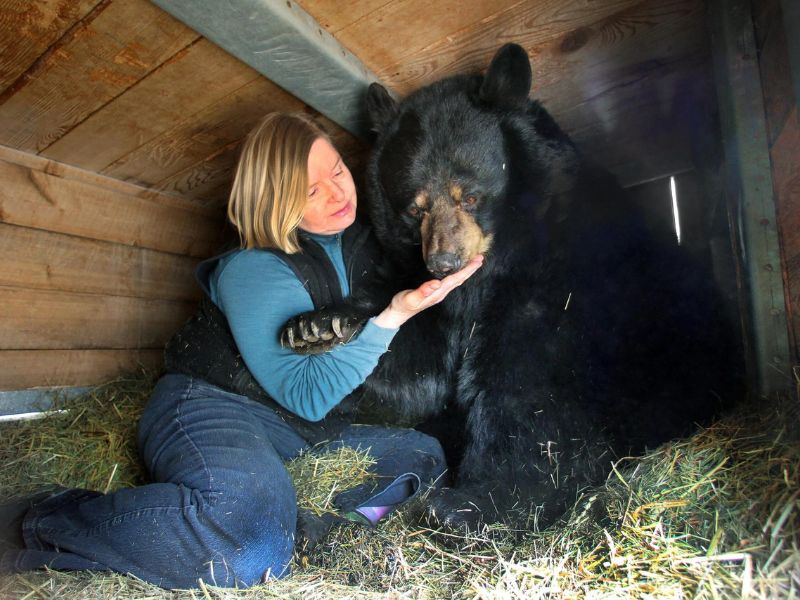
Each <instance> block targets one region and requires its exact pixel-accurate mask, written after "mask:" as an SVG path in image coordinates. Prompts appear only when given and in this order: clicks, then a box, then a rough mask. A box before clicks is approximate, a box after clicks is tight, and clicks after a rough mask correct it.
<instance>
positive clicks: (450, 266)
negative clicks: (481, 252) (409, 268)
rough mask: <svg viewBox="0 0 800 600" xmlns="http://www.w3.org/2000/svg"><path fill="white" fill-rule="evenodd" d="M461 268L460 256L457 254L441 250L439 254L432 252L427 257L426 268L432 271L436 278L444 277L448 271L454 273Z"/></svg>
mask: <svg viewBox="0 0 800 600" xmlns="http://www.w3.org/2000/svg"><path fill="white" fill-rule="evenodd" d="M460 268H461V258H460V257H459V256H458V254H452V253H450V252H443V253H441V254H432V255H431V256H429V257H428V270H429V271H430V272H431V273H433V275H434V276H435V277H436V278H437V279H441V278H442V277H446V276H447V275H449V274H450V273H454V272H456V271H458V270H459V269H460Z"/></svg>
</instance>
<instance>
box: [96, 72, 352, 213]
mask: <svg viewBox="0 0 800 600" xmlns="http://www.w3.org/2000/svg"><path fill="white" fill-rule="evenodd" d="M275 110H279V111H290V112H291V111H297V112H312V111H311V110H310V109H308V108H307V107H305V106H304V105H303V104H302V103H301V102H300V101H299V100H297V99H296V98H294V97H293V96H291V95H289V94H287V93H286V92H285V91H283V90H282V89H280V88H279V87H277V86H275V84H273V83H272V82H270V81H268V80H266V79H264V78H259V79H257V80H255V81H252V82H251V83H249V84H247V85H245V86H244V87H242V88H240V89H238V90H237V91H236V92H234V93H233V94H231V95H230V96H228V97H226V98H224V99H222V100H220V101H218V102H216V103H215V104H213V105H212V106H210V107H208V108H207V109H205V110H202V111H200V112H199V113H197V114H195V115H191V116H189V117H188V118H187V119H185V120H183V121H181V122H178V123H177V124H176V125H175V126H174V127H172V128H171V129H169V130H168V131H165V132H164V133H163V134H162V135H160V136H158V137H157V138H155V139H153V140H151V141H150V142H148V143H146V144H144V145H142V146H140V147H139V148H137V149H136V150H135V151H134V152H131V153H130V154H128V155H127V156H125V157H123V158H122V159H120V160H118V161H117V162H115V163H114V164H112V165H110V166H109V167H107V168H106V169H104V170H103V174H105V175H107V176H109V177H114V178H118V179H123V180H127V181H135V182H137V183H139V184H141V185H147V186H153V187H156V188H158V189H161V190H166V191H169V192H173V193H178V194H180V195H184V196H187V197H191V198H194V199H197V200H198V201H203V202H205V203H210V204H211V205H212V206H221V205H223V204H224V203H225V202H226V201H227V190H226V191H225V193H224V194H221V195H219V196H216V197H213V198H206V197H205V196H204V195H203V194H204V190H209V189H218V188H219V186H220V184H221V183H227V182H228V181H229V180H230V177H231V173H230V170H229V169H230V167H231V166H232V164H233V163H235V160H236V156H237V152H238V146H239V143H240V141H241V140H242V138H243V137H244V136H245V135H247V133H249V131H250V130H251V129H252V128H253V127H254V126H255V124H256V123H257V122H258V121H259V120H260V119H261V118H262V117H263V116H264V115H265V114H266V113H268V112H270V111H275ZM314 114H315V117H317V118H318V119H319V120H320V121H321V122H322V123H323V124H327V125H328V129H329V130H330V129H332V127H331V125H332V123H331V122H330V121H328V120H326V119H324V118H322V117H321V116H319V115H318V114H316V113H314ZM332 133H333V138H334V142H335V143H336V144H337V146H339V147H346V148H363V145H362V144H361V143H360V142H358V141H357V140H356V139H355V138H354V137H353V136H352V135H350V134H349V133H347V132H345V131H343V130H341V129H340V128H338V127H336V128H335V129H333V131H332ZM220 161H221V163H220ZM219 164H221V167H218V166H217V165H219ZM195 188H199V191H197V192H195Z"/></svg>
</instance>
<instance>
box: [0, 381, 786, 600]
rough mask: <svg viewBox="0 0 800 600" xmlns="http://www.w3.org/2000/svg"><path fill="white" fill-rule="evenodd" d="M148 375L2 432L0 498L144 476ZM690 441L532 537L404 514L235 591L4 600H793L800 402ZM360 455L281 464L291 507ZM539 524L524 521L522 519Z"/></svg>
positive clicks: (103, 584)
mask: <svg viewBox="0 0 800 600" xmlns="http://www.w3.org/2000/svg"><path fill="white" fill-rule="evenodd" d="M152 384H153V379H152V376H151V375H148V374H138V375H136V376H131V377H127V378H123V379H119V380H117V381H114V382H111V383H109V384H107V385H104V386H100V387H98V388H96V389H95V390H94V391H93V392H92V393H90V394H88V395H86V396H83V397H81V398H76V399H73V400H70V401H63V402H60V403H59V405H58V408H59V409H60V412H55V413H52V414H51V415H49V416H47V417H46V418H43V419H39V420H36V421H28V422H18V423H5V424H2V426H0V490H2V491H0V494H2V497H3V498H8V497H11V496H14V495H17V494H22V493H25V492H27V491H30V490H33V489H37V488H40V487H42V486H44V485H48V484H52V483H58V484H61V485H70V486H80V487H87V488H91V489H97V490H101V491H111V490H114V489H117V488H119V487H125V486H131V485H137V484H140V483H142V482H144V481H145V474H144V472H143V469H142V467H141V465H140V464H139V461H138V459H137V457H136V452H135V449H134V446H133V440H134V432H135V427H136V422H137V420H138V417H139V415H140V413H141V410H142V407H143V404H144V402H145V401H146V399H147V398H148V396H149V392H150V390H151V389H152ZM754 404H755V405H754V406H751V407H750V408H743V409H741V410H739V411H737V412H735V413H734V414H731V415H729V416H728V417H726V418H725V419H724V420H722V421H720V422H719V423H717V424H715V425H713V426H712V427H710V428H708V429H705V430H703V431H701V432H699V433H697V434H696V435H695V436H693V437H691V438H687V439H684V440H678V441H675V442H673V443H670V444H666V445H664V446H662V447H660V448H658V449H656V450H654V451H652V452H650V453H648V454H647V455H645V456H643V457H637V458H629V459H624V460H622V461H619V462H618V463H616V464H615V465H614V469H613V471H612V473H611V474H610V476H609V477H608V479H607V481H606V482H605V484H604V485H603V486H599V487H598V488H596V489H592V490H586V492H585V494H584V495H583V496H582V497H581V499H579V501H578V502H577V503H576V505H575V507H574V508H573V509H572V510H571V511H570V512H569V513H568V514H567V515H565V517H564V519H563V520H562V521H561V522H560V523H558V524H557V525H555V526H553V527H550V528H548V529H547V530H544V531H536V530H535V527H532V528H531V529H532V530H531V531H525V532H521V531H511V530H509V529H507V528H504V527H501V526H493V527H489V528H486V529H485V530H484V531H482V532H480V533H478V534H474V535H470V536H467V537H460V536H453V535H445V534H442V533H438V532H434V531H430V530H427V529H424V528H422V527H420V526H419V525H418V524H417V523H418V522H417V521H416V520H415V519H414V518H413V513H414V507H413V506H412V507H409V508H408V509H406V510H404V511H401V512H399V513H397V514H395V515H393V516H392V517H391V518H390V519H389V520H388V521H387V522H385V523H382V524H381V525H380V526H379V527H378V528H377V529H369V528H364V527H361V526H359V525H355V524H353V525H349V524H348V525H343V526H340V527H338V528H336V529H335V530H334V531H333V533H332V534H331V535H330V536H329V537H328V538H327V540H326V541H325V542H324V543H323V544H321V545H319V546H318V547H317V548H315V549H314V550H313V551H311V552H310V553H308V554H302V555H300V554H298V555H297V556H296V557H295V564H294V565H293V574H292V575H291V576H290V577H288V578H286V579H283V580H281V581H273V582H270V583H267V584H264V585H261V586H258V587H255V588H250V589H247V590H225V589H219V588H213V587H211V586H208V585H205V584H204V583H202V582H200V583H199V584H198V586H199V587H198V589H195V590H190V591H189V590H187V591H175V592H168V591H165V590H162V589H159V588H157V587H154V586H150V585H148V584H145V583H143V582H141V581H138V580H136V579H134V578H132V577H127V576H123V575H108V574H96V573H84V572H78V573H56V572H45V571H43V572H33V573H26V574H22V575H15V576H9V577H1V578H0V598H17V599H23V598H25V599H29V598H30V599H34V598H76V599H77V598H122V599H133V598H136V599H145V598H146V599H153V600H156V599H166V598H195V599H198V600H199V599H201V598H202V599H210V598H215V599H225V600H228V599H231V600H234V599H240V598H241V599H250V598H332V597H336V598H444V597H454V598H487V599H488V598H520V599H521V598H634V597H635V598H742V597H751V598H792V597H797V596H800V427H798V417H799V416H800V415H799V414H798V413H799V412H800V411H799V410H798V399H797V398H793V397H789V395H787V396H785V397H780V398H773V399H769V400H765V401H761V402H758V403H754ZM369 463H370V458H369V456H368V455H365V454H363V453H360V452H354V451H347V450H345V451H344V452H342V453H340V454H333V455H329V456H326V457H321V456H317V455H315V454H314V453H313V452H311V453H308V454H306V455H304V456H301V457H300V458H298V459H297V460H296V461H294V462H293V463H291V464H290V465H289V469H290V473H291V474H292V477H293V479H294V481H295V483H296V486H297V489H298V497H299V501H300V503H301V504H302V505H303V506H305V507H307V508H309V509H311V510H313V511H314V512H318V513H319V512H322V511H325V510H328V509H330V506H331V505H330V500H331V499H332V498H333V497H334V496H335V495H336V493H338V491H341V490H342V489H346V488H347V487H350V486H352V485H355V484H356V483H357V482H359V481H363V479H364V478H365V477H367V476H368V475H367V469H368V467H369ZM531 523H532V524H535V515H531Z"/></svg>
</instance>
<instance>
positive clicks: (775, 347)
mask: <svg viewBox="0 0 800 600" xmlns="http://www.w3.org/2000/svg"><path fill="white" fill-rule="evenodd" d="M709 17H710V19H709V21H710V27H711V32H712V48H713V55H714V67H715V68H714V71H715V76H716V78H717V91H718V94H719V99H720V122H721V130H722V135H723V141H724V149H725V166H726V185H727V188H726V192H727V195H728V198H729V199H730V200H731V201H732V202H733V205H734V206H735V207H736V209H737V212H738V214H739V215H740V219H741V229H742V244H743V248H742V254H743V256H744V266H745V273H746V276H747V281H748V284H749V296H750V297H749V300H750V303H749V304H750V314H751V319H752V330H753V347H754V351H755V356H756V368H757V375H758V377H757V378H758V382H757V385H758V391H759V392H760V393H761V394H763V395H768V394H772V393H775V392H778V391H782V390H785V389H787V388H788V387H789V386H790V385H792V383H793V382H792V380H791V370H790V359H789V341H788V326H787V320H786V304H785V301H784V290H783V279H782V277H781V267H780V265H781V257H780V249H779V241H778V226H777V221H776V212H775V201H774V196H773V186H772V176H771V172H770V157H769V150H768V146H767V132H766V123H765V119H764V103H763V90H762V88H761V77H760V74H759V70H758V64H757V60H758V53H757V52H756V48H755V39H754V34H753V22H752V18H751V12H750V2H748V1H747V0H711V2H710V4H709Z"/></svg>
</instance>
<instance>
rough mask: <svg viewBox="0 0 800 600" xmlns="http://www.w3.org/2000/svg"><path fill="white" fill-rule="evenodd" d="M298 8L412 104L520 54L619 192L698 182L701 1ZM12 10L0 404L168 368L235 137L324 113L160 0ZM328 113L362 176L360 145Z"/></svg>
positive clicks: (706, 84) (4, 117)
mask: <svg viewBox="0 0 800 600" xmlns="http://www.w3.org/2000/svg"><path fill="white" fill-rule="evenodd" d="M288 1H289V2H293V0H288ZM296 1H297V4H299V5H300V6H302V8H304V9H305V10H306V11H307V12H309V13H310V14H311V15H312V16H313V17H314V18H316V19H317V21H318V22H319V23H320V24H321V26H322V27H325V28H326V29H327V30H328V31H329V32H331V33H332V34H333V35H334V36H335V37H336V38H337V39H338V40H339V41H340V42H341V43H342V44H343V45H344V46H345V47H347V48H348V49H349V50H350V51H351V52H353V53H354V54H355V55H356V56H357V57H358V58H359V59H360V60H361V61H363V62H364V63H365V65H366V66H367V67H369V69H371V70H372V71H373V72H375V73H376V74H377V75H378V76H379V77H380V78H381V79H382V81H383V82H384V83H385V84H386V85H387V86H389V87H390V88H392V89H393V90H394V91H395V92H397V93H398V94H399V95H401V96H402V95H405V94H407V93H410V92H412V91H414V90H415V89H417V88H419V87H420V86H422V85H424V84H426V83H429V82H431V81H433V80H435V79H438V78H440V77H444V76H447V75H450V74H453V73H463V72H470V71H476V72H477V71H481V70H483V69H484V68H485V67H486V65H487V64H488V61H489V59H490V58H491V56H492V54H493V53H494V52H495V51H496V49H497V48H498V47H499V46H500V45H501V44H503V43H506V42H512V41H513V42H517V43H520V44H522V45H523V46H524V47H525V48H526V50H527V51H528V53H529V55H530V57H531V60H532V64H533V72H534V85H533V88H534V89H533V96H534V97H536V98H537V99H539V100H541V101H542V102H543V103H544V105H545V107H546V108H547V109H548V110H549V111H550V112H551V113H552V114H553V115H554V117H555V118H556V119H557V120H558V121H559V122H560V123H561V124H562V126H563V127H564V128H565V130H566V131H567V132H568V133H569V134H570V135H571V136H572V137H573V138H574V139H575V140H576V142H577V143H578V144H579V146H580V147H581V149H582V150H583V151H584V153H585V154H586V155H587V156H589V157H591V158H593V159H595V160H596V161H597V162H599V163H600V164H601V165H603V166H605V167H607V168H609V169H610V170H611V171H612V172H613V173H615V174H616V175H617V176H618V177H619V178H620V180H621V181H622V183H623V184H625V185H635V184H638V183H642V182H646V181H651V180H654V179H657V178H660V177H663V176H665V175H671V174H675V173H684V172H688V171H690V170H692V169H700V170H701V169H703V168H704V165H703V164H702V161H701V162H700V163H698V160H697V156H698V148H700V149H701V152H700V154H702V147H703V144H705V143H707V139H708V136H709V131H710V128H712V127H713V125H714V119H715V110H716V99H715V94H714V90H713V85H712V81H713V78H712V76H711V72H710V61H709V55H710V53H709V40H708V32H707V28H706V9H705V2H704V0H603V1H600V2H585V1H582V0H474V1H469V2H463V1H462V0H440V1H438V2H430V1H429V0H352V1H349V2H347V3H342V2H339V1H338V0H296ZM774 3H776V0H769V2H767V4H774ZM0 10H2V13H1V15H0V16H2V18H0V46H2V48H3V52H2V53H1V54H0V147H2V148H0V181H2V182H3V185H2V186H0V231H2V238H0V247H1V248H2V251H3V253H4V256H3V261H2V263H3V264H2V266H0V293H2V294H3V298H2V299H0V302H2V304H0V306H2V307H3V310H2V312H1V313H0V336H2V337H0V390H9V389H21V388H26V387H29V386H33V385H50V384H63V385H82V384H91V383H96V382H98V381H102V380H103V379H105V378H107V377H108V376H109V375H110V374H113V373H114V372H115V371H116V370H117V369H118V368H120V367H121V366H123V365H130V364H133V363H134V362H136V361H137V360H142V361H144V362H148V361H149V362H150V363H152V364H155V363H157V361H158V354H159V352H160V346H161V345H162V344H163V342H164V340H165V339H166V338H167V337H168V336H169V335H170V334H171V333H172V331H173V330H174V328H175V326H176V324H177V323H179V322H180V321H181V320H182V319H183V318H184V316H185V315H186V314H188V312H189V311H190V310H191V307H192V305H193V303H194V302H195V301H196V299H197V293H198V292H197V290H196V288H195V285H194V283H193V282H192V279H191V276H190V271H191V267H192V265H193V264H195V263H196V262H197V261H198V260H199V259H200V258H202V257H204V256H207V255H209V254H211V253H213V252H214V251H215V250H216V247H217V245H218V243H219V239H220V235H222V230H223V222H224V216H223V209H224V204H225V200H226V197H227V192H228V187H229V185H230V179H231V171H232V168H233V166H234V163H235V160H236V154H237V150H238V147H239V144H240V142H241V139H242V137H243V136H244V135H245V134H246V132H247V131H249V130H250V129H251V128H252V126H253V125H254V124H255V122H256V121H257V120H258V119H259V118H260V117H261V116H262V115H263V114H264V113H266V112H269V111H271V110H299V111H304V112H307V113H310V114H314V115H316V116H319V115H317V113H316V111H314V110H313V109H312V108H310V107H308V106H305V105H304V104H303V103H302V102H301V101H299V100H298V99H297V98H295V97H294V96H292V95H291V94H289V93H287V92H286V91H284V90H283V89H281V88H279V87H278V86H276V85H275V84H273V83H272V82H270V81H268V80H267V79H265V78H264V77H263V76H261V75H260V74H259V73H257V72H255V71H254V70H252V69H251V68H249V67H247V66H246V65H244V64H243V63H241V62H239V61H238V60H236V59H235V58H233V57H232V56H230V55H228V54H227V53H225V52H224V51H222V50H220V49H219V48H218V47H216V46H215V45H214V44H212V43H211V42H209V41H208V40H207V39H205V38H204V37H202V36H200V35H198V34H197V33H196V32H194V31H192V30H191V29H189V28H188V27H186V26H185V25H183V24H182V23H180V22H178V21H177V20H175V19H174V18H173V17H171V16H170V15H168V14H167V13H165V12H164V11H162V10H161V9H159V8H158V7H157V6H155V5H154V4H152V3H151V2H150V1H149V0H5V1H4V2H3V3H2V9H0ZM767 49H768V46H766V45H765V51H766V50H767ZM796 119H797V117H796V115H795V116H794V123H795V124H796ZM321 120H322V121H323V123H324V124H326V125H327V126H328V128H329V129H330V130H331V132H332V134H333V137H334V141H335V142H336V144H337V145H338V147H339V149H340V150H341V151H342V154H343V155H344V157H345V160H346V161H347V162H348V163H349V164H350V165H351V167H354V170H355V171H356V172H357V171H358V167H359V164H360V163H362V161H363V158H364V155H365V152H366V145H365V143H364V142H362V141H359V140H357V139H355V138H353V137H352V136H351V135H350V134H348V133H347V132H345V131H343V130H342V129H340V128H338V127H337V126H336V125H335V124H333V123H331V122H330V121H327V120H326V119H324V118H321ZM787 131H789V130H787ZM781 139H782V141H781V143H780V144H778V137H776V138H775V140H776V145H775V148H777V149H778V150H779V152H778V154H777V155H775V156H773V159H774V160H775V164H776V165H778V164H779V159H780V157H784V162H787V163H789V162H790V161H789V159H788V157H789V156H791V152H787V151H783V150H780V148H782V147H784V146H785V145H787V144H789V145H791V133H788V134H786V135H785V136H784V137H783V138H781ZM786 140H789V141H788V142H787V141H786ZM776 156H778V158H776ZM780 169H782V170H780ZM780 169H779V171H777V172H776V177H778V176H780V177H784V179H786V176H785V175H783V173H784V172H785V171H787V169H788V170H791V167H789V166H785V167H781V168H780ZM786 180H787V181H791V180H792V178H791V177H789V178H788V179H786ZM782 181H783V180H782ZM785 197H786V194H785V193H784V196H783V198H785ZM782 202H783V205H782V206H784V211H786V212H785V214H787V215H790V216H787V217H785V218H786V222H787V227H786V228H785V229H786V231H785V233H784V237H785V238H786V239H788V240H789V242H788V244H789V246H788V247H789V248H791V247H792V243H793V242H792V240H791V236H792V235H793V233H792V232H793V231H796V229H791V228H790V227H788V225H789V224H790V221H791V219H792V216H791V215H792V214H795V213H796V209H795V208H793V207H790V206H788V205H787V204H786V202H787V201H786V200H783V199H782ZM795 217H796V214H795ZM786 258H787V265H789V267H790V268H789V271H791V269H792V268H795V267H791V261H792V260H796V257H794V258H793V257H792V256H788V255H787V257H786ZM795 305H796V303H795ZM796 327H797V326H796V325H795V328H796Z"/></svg>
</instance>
